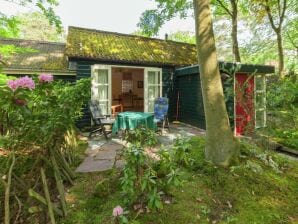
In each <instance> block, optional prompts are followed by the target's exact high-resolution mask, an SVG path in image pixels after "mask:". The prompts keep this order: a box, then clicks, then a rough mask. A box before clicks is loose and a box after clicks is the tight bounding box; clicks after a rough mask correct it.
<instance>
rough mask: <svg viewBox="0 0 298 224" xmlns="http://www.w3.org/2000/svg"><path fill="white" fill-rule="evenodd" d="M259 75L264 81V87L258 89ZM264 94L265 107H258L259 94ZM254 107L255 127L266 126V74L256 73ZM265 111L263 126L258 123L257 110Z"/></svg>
mask: <svg viewBox="0 0 298 224" xmlns="http://www.w3.org/2000/svg"><path fill="white" fill-rule="evenodd" d="M257 76H261V77H262V81H263V87H264V88H263V89H262V90H257V89H256V88H257ZM260 93H261V94H263V100H264V107H260V108H257V107H256V106H257V94H260ZM254 108H255V128H263V127H266V123H267V114H266V75H265V74H256V75H255V77H254ZM258 111H263V112H264V123H263V126H259V125H257V112H258Z"/></svg>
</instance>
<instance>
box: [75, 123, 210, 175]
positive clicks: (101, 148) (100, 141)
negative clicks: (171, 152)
mask: <svg viewBox="0 0 298 224" xmlns="http://www.w3.org/2000/svg"><path fill="white" fill-rule="evenodd" d="M87 134H88V133H87ZM195 135H205V131H204V130H202V129H198V128H196V127H192V126H189V125H185V124H171V129H170V132H169V131H168V130H167V129H166V130H165V133H163V135H158V137H157V138H158V140H159V143H160V144H161V145H165V146H167V145H171V144H173V142H174V139H175V138H177V137H182V136H187V137H191V136H195ZM88 144H89V145H88V148H87V149H86V152H85V153H86V158H85V159H84V161H83V162H82V163H81V164H80V166H79V167H78V168H77V169H76V172H82V173H85V172H98V171H106V170H110V169H112V168H113V166H114V165H115V167H117V168H121V167H123V165H124V162H123V161H122V160H118V159H117V155H118V154H119V153H120V152H121V150H122V149H123V148H124V147H125V142H123V141H122V140H121V138H120V135H116V136H112V138H111V139H110V140H109V141H106V140H105V139H104V137H102V136H96V137H94V138H92V139H91V140H89V141H88Z"/></svg>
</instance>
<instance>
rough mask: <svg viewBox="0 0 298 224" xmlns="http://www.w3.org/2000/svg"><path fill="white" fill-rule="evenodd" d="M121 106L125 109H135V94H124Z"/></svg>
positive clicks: (121, 96)
mask: <svg viewBox="0 0 298 224" xmlns="http://www.w3.org/2000/svg"><path fill="white" fill-rule="evenodd" d="M120 99H121V104H122V105H123V107H128V108H130V107H133V94H132V93H122V94H121V95H120Z"/></svg>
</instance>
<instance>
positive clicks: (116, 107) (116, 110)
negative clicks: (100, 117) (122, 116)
mask: <svg viewBox="0 0 298 224" xmlns="http://www.w3.org/2000/svg"><path fill="white" fill-rule="evenodd" d="M111 109H112V118H116V117H117V114H118V113H121V112H123V106H122V104H117V105H113V106H112V107H111Z"/></svg>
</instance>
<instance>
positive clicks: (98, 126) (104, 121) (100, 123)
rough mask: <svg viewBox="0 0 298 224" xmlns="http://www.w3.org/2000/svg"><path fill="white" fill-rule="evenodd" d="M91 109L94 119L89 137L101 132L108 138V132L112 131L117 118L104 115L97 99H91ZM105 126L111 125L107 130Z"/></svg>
mask: <svg viewBox="0 0 298 224" xmlns="http://www.w3.org/2000/svg"><path fill="white" fill-rule="evenodd" d="M89 109H90V112H91V118H92V121H93V127H92V130H91V132H90V134H89V138H90V137H91V136H92V134H94V133H96V132H100V133H101V134H103V135H104V136H105V138H106V140H108V134H110V133H112V126H113V123H114V122H115V120H114V119H111V115H103V114H102V111H101V108H100V107H99V105H98V102H97V101H95V100H91V101H90V102H89ZM105 126H110V130H109V131H107V130H106V128H105Z"/></svg>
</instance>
